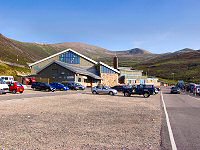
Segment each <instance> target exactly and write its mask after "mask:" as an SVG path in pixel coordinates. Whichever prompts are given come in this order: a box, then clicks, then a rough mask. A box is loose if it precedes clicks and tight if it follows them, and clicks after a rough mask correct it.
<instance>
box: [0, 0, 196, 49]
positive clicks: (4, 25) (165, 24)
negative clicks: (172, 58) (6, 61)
mask: <svg viewBox="0 0 200 150" xmlns="http://www.w3.org/2000/svg"><path fill="white" fill-rule="evenodd" d="M0 33H2V34H3V35H5V36H7V37H9V38H12V39H15V40H19V41H24V42H39V43H62V42H83V43H87V44H91V45H96V46H100V47H103V48H106V49H109V50H128V49H132V48H136V47H138V48H142V49H146V50H149V51H151V52H152V53H165V52H173V51H176V50H180V49H183V48H193V49H200V0H9V1H8V0H0Z"/></svg>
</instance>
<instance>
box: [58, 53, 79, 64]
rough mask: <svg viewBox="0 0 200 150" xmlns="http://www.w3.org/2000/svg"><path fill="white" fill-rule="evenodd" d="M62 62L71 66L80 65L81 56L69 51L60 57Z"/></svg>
mask: <svg viewBox="0 0 200 150" xmlns="http://www.w3.org/2000/svg"><path fill="white" fill-rule="evenodd" d="M59 59H60V61H62V62H65V63H69V64H80V56H79V55H77V54H75V53H73V52H71V51H68V52H65V53H63V54H61V55H60V57H59Z"/></svg>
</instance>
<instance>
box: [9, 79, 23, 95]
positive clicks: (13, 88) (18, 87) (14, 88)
mask: <svg viewBox="0 0 200 150" xmlns="http://www.w3.org/2000/svg"><path fill="white" fill-rule="evenodd" d="M9 90H10V92H12V93H14V94H15V93H17V92H18V93H23V92H24V87H23V85H22V84H21V83H19V82H13V83H11V84H10V85H9Z"/></svg>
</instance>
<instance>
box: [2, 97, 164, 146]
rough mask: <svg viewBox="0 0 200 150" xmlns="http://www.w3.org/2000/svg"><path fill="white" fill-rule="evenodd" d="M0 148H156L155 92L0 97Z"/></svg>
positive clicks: (158, 116) (158, 119) (158, 115)
mask: <svg viewBox="0 0 200 150" xmlns="http://www.w3.org/2000/svg"><path fill="white" fill-rule="evenodd" d="M0 128H1V131H0V146H1V148H2V149H75V150H78V149H91V150H93V149H95V150H96V149H109V150H110V149H113V150H116V149H120V150H121V149H124V150H128V149H160V129H161V108H160V97H159V95H156V96H151V97H150V98H149V99H145V98H142V97H128V98H127V97H122V96H121V95H119V96H108V95H91V94H89V93H83V94H81V93H78V94H75V93H73V94H69V95H61V96H49V97H41V98H25V99H23V100H20V99H19V100H9V101H1V102H0Z"/></svg>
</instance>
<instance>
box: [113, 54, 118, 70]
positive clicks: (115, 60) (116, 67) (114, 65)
mask: <svg viewBox="0 0 200 150" xmlns="http://www.w3.org/2000/svg"><path fill="white" fill-rule="evenodd" d="M113 67H114V68H115V69H118V57H117V56H115V57H114V58H113Z"/></svg>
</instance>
